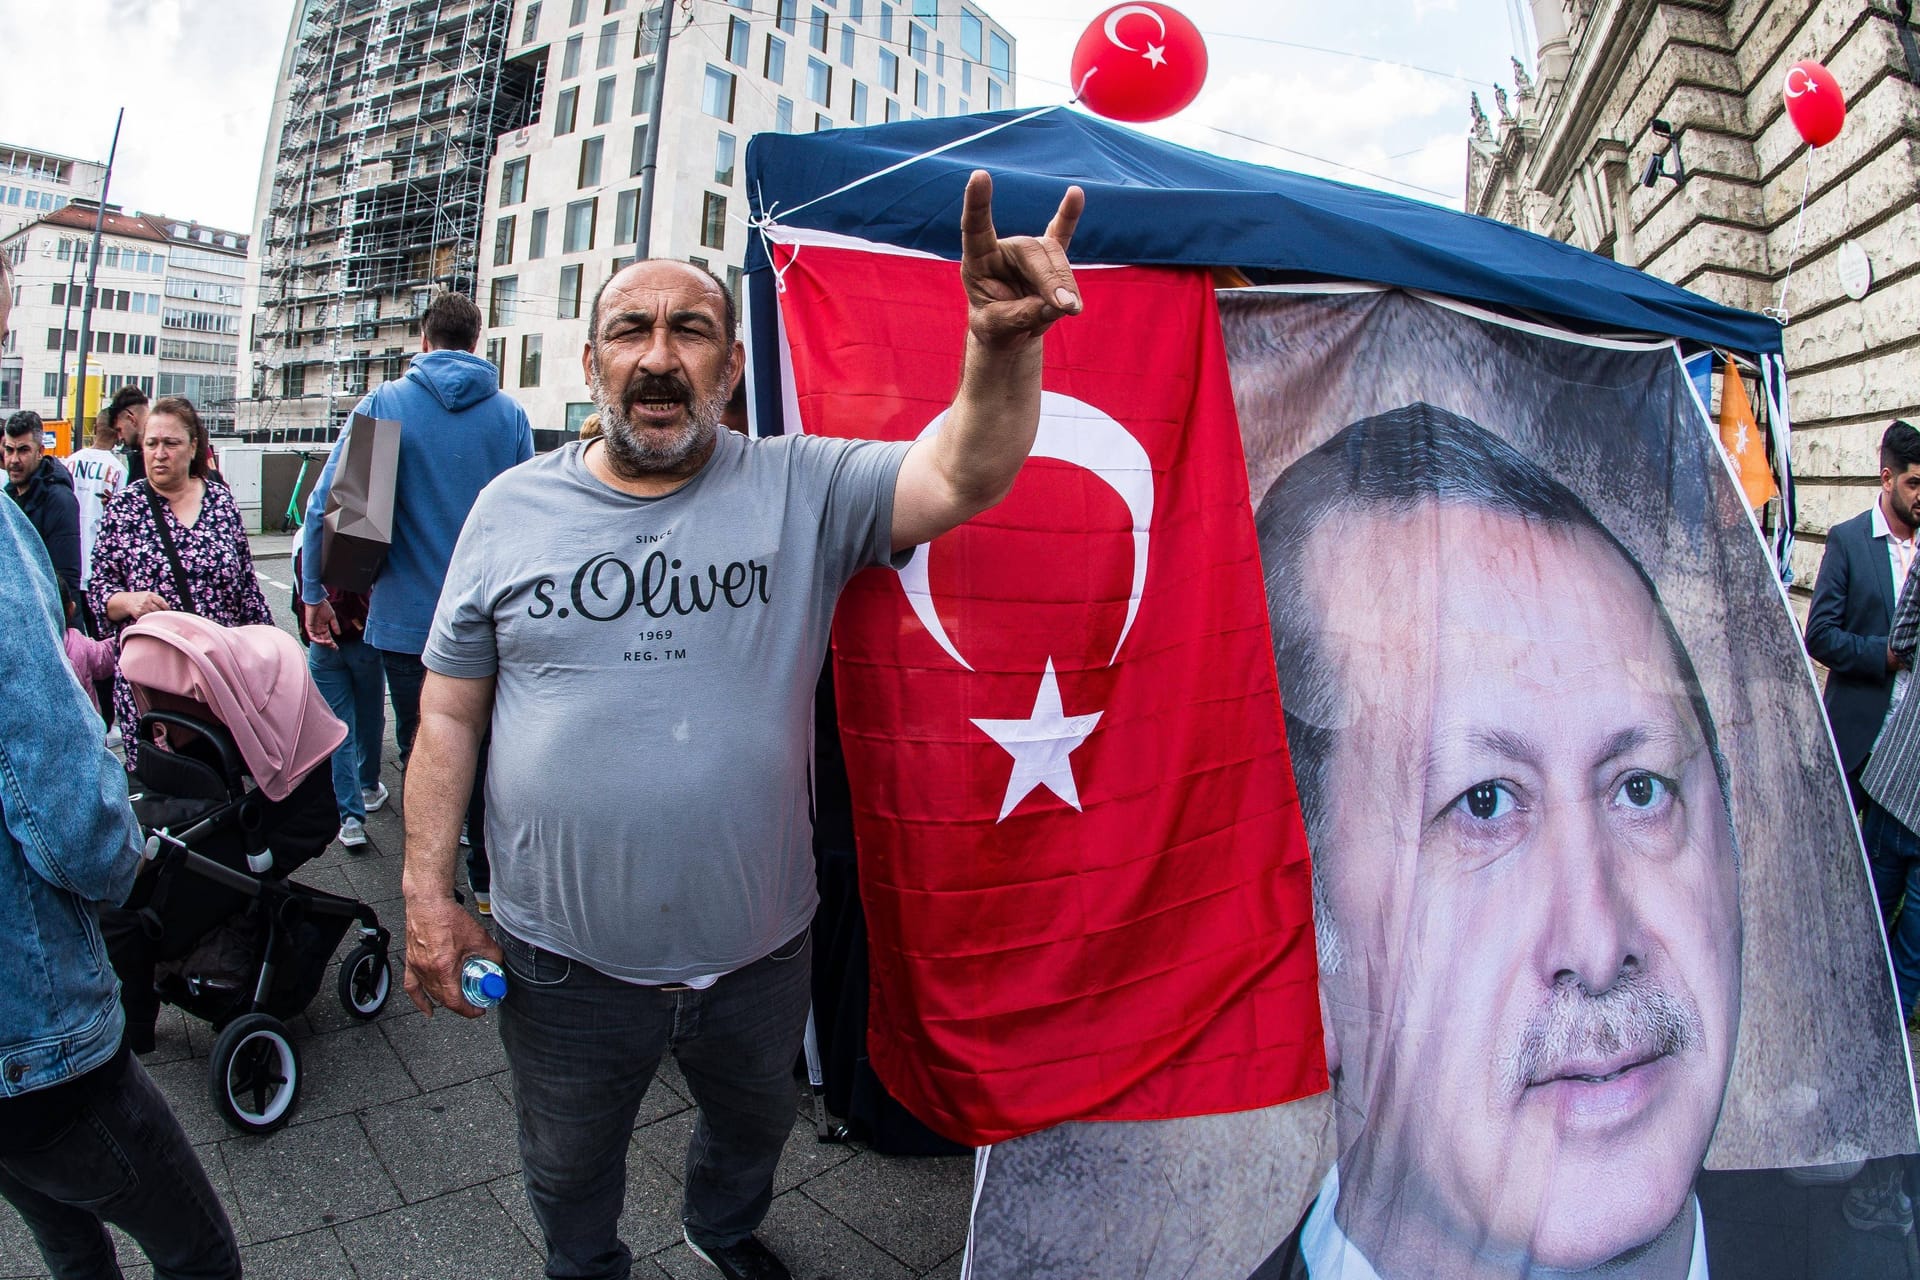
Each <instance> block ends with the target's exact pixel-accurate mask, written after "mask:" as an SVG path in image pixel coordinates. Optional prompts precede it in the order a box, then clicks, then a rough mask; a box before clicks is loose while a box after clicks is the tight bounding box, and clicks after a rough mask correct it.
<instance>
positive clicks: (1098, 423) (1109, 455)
mask: <svg viewBox="0 0 1920 1280" xmlns="http://www.w3.org/2000/svg"><path fill="white" fill-rule="evenodd" d="M1147 12H1149V13H1151V12H1152V10H1147ZM946 420H947V415H946V413H945V412H942V413H941V414H940V416H939V417H937V418H935V419H934V420H933V421H932V422H929V423H928V424H927V425H926V427H925V429H923V430H922V431H921V432H920V436H919V438H920V439H922V440H925V439H926V438H928V437H929V436H932V435H934V434H936V433H937V432H938V431H939V430H940V427H941V424H942V423H944V422H945V421H946ZM1027 456H1028V457H1030V458H1053V459H1055V460H1056V461H1059V462H1070V463H1072V464H1073V465H1075V466H1077V467H1084V468H1086V469H1087V470H1088V471H1091V472H1093V474H1095V475H1096V476H1099V477H1100V478H1101V479H1102V480H1104V481H1105V482H1106V483H1107V486H1108V487H1109V488H1111V489H1112V490H1113V491H1114V492H1115V493H1117V494H1119V495H1120V500H1121V501H1122V502H1124V503H1126V504H1127V511H1128V512H1129V514H1130V515H1131V516H1132V517H1133V585H1132V588H1131V590H1129V592H1128V593H1127V620H1126V622H1125V624H1124V625H1122V626H1121V628H1120V638H1119V639H1118V640H1117V641H1115V642H1114V646H1113V655H1112V657H1109V658H1108V659H1107V665H1108V666H1112V665H1113V663H1114V661H1115V659H1117V658H1119V656H1120V646H1121V645H1123V644H1125V643H1126V642H1127V633H1128V632H1129V631H1131V630H1133V620H1134V619H1135V618H1136V617H1137V616H1139V613H1140V597H1141V595H1142V593H1143V591H1144V590H1145V588H1146V584H1147V549H1148V546H1149V544H1150V543H1151V541H1152V534H1153V461H1152V459H1150V458H1148V457H1147V451H1146V448H1145V447H1144V446H1143V445H1142V444H1141V443H1140V442H1139V441H1138V440H1136V439H1135V438H1134V436H1133V433H1132V432H1131V431H1128V430H1127V429H1126V428H1125V427H1123V426H1121V425H1120V424H1119V423H1118V422H1115V421H1114V420H1113V419H1112V418H1110V417H1108V416H1107V415H1106V414H1104V413H1102V412H1101V411H1100V410H1098V409H1096V408H1094V407H1093V406H1092V405H1090V404H1088V403H1087V402H1086V401H1084V400H1076V399H1074V398H1073V397H1072V396H1065V395H1061V394H1059V393H1058V392H1053V391H1043V392H1042V393H1041V394H1040V429H1039V431H1038V432H1036V433H1035V435H1034V438H1033V448H1032V450H1031V451H1030V452H1029V453H1028V454H1027ZM928 546H929V544H928V543H924V542H923V543H921V544H920V545H919V546H917V547H915V548H914V549H913V556H912V558H910V559H909V560H908V561H907V563H906V564H905V565H903V566H902V567H901V569H900V570H899V573H900V585H901V586H902V587H904V588H905V589H906V593H907V604H908V605H909V606H911V608H912V609H913V614H914V616H915V617H916V618H918V619H920V625H921V626H923V627H925V628H926V629H927V634H928V635H930V636H932V637H933V639H934V641H935V643H937V644H938V645H939V646H940V647H941V648H942V649H945V650H946V651H947V653H948V655H949V656H951V657H952V658H953V660H954V661H955V662H957V663H959V664H960V665H961V666H963V667H965V668H966V669H967V670H969V671H971V670H973V664H972V663H971V662H968V661H967V660H966V659H965V658H963V657H961V656H960V650H959V648H958V647H957V646H955V644H954V643H953V639H952V638H951V637H950V636H948V635H947V629H946V627H945V626H944V625H943V624H942V623H941V621H940V611H939V610H938V609H937V608H935V607H934V599H933V587H932V584H931V582H930V581H929V578H928V574H927V565H928V560H929V556H928Z"/></svg>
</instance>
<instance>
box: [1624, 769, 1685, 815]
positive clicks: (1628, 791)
mask: <svg viewBox="0 0 1920 1280" xmlns="http://www.w3.org/2000/svg"><path fill="white" fill-rule="evenodd" d="M1672 795H1673V788H1672V786H1671V785H1670V784H1669V783H1668V782H1667V780H1666V779H1665V778H1662V777H1660V776H1659V775H1658V774H1653V773H1646V772H1639V773H1630V774H1628V775H1627V776H1626V778H1625V779H1623V780H1622V781H1621V783H1620V788H1619V790H1617V791H1615V792H1614V793H1613V802H1614V803H1615V804H1617V805H1621V806H1624V807H1625V808H1628V809H1639V810H1641V811H1643V812H1645V811H1649V810H1652V809H1656V808H1658V807H1659V806H1660V805H1661V804H1663V803H1665V802H1666V801H1667V800H1668V799H1669V798H1670V797H1671V796H1672Z"/></svg>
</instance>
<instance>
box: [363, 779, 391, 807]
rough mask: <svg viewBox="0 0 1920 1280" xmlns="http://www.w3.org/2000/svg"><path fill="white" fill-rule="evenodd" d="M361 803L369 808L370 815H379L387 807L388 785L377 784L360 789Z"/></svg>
mask: <svg viewBox="0 0 1920 1280" xmlns="http://www.w3.org/2000/svg"><path fill="white" fill-rule="evenodd" d="M360 803H361V804H364V805H366V806H367V812H368V813H378V812H380V811H381V810H382V809H384V808H386V807H387V784H386V783H384V782H376V783H374V784H373V785H372V786H370V787H362V788H360Z"/></svg>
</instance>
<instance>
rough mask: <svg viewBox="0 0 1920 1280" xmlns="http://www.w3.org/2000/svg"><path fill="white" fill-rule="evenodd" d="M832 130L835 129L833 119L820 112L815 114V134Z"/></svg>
mask: <svg viewBox="0 0 1920 1280" xmlns="http://www.w3.org/2000/svg"><path fill="white" fill-rule="evenodd" d="M831 128H833V119H832V118H831V117H830V116H828V115H826V114H825V113H824V112H820V111H816V112H814V113H813V131H814V132H815V133H822V132H824V131H826V130H828V129H831Z"/></svg>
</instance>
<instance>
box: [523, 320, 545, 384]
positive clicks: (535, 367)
mask: <svg viewBox="0 0 1920 1280" xmlns="http://www.w3.org/2000/svg"><path fill="white" fill-rule="evenodd" d="M540 346H541V335H539V334H537V333H526V334H522V335H520V385H521V386H523V387H537V386H539V385H540Z"/></svg>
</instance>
